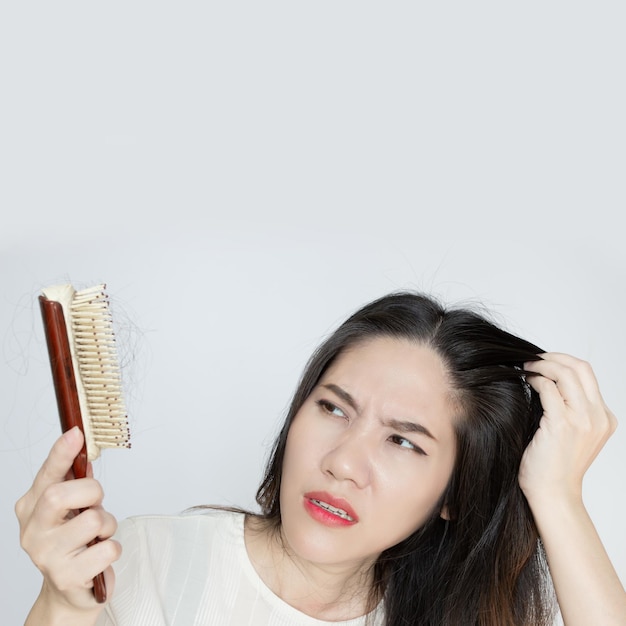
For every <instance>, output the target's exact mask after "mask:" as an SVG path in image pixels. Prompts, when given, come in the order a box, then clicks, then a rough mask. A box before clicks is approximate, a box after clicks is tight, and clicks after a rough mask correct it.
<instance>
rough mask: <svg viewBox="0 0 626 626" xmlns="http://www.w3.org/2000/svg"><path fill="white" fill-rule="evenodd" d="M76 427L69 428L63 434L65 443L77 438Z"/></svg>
mask: <svg viewBox="0 0 626 626" xmlns="http://www.w3.org/2000/svg"><path fill="white" fill-rule="evenodd" d="M78 430H79V429H78V426H72V428H70V429H69V430H67V431H65V432H64V433H63V439H65V440H66V441H68V442H69V441H75V440H76V437H77V436H78V435H77V433H78Z"/></svg>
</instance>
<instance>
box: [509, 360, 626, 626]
mask: <svg viewBox="0 0 626 626" xmlns="http://www.w3.org/2000/svg"><path fill="white" fill-rule="evenodd" d="M543 357H544V358H543V360H541V361H536V362H533V363H527V364H526V369H527V370H528V371H529V372H534V373H536V374H537V375H529V376H528V378H527V380H528V382H529V384H530V385H531V386H532V387H533V389H535V390H536V391H537V392H538V393H539V397H540V399H541V403H542V405H543V415H542V417H541V421H540V424H539V429H538V430H537V432H536V433H535V435H534V437H533V439H532V441H531V442H530V444H529V445H528V447H527V449H526V451H525V453H524V455H523V457H522V463H521V467H520V472H519V482H520V486H521V488H522V490H523V492H524V494H525V496H526V498H527V500H528V503H529V505H530V508H531V511H532V513H533V516H534V519H535V523H536V524H537V529H538V531H539V535H540V536H541V540H542V543H543V547H544V549H545V552H546V556H547V559H548V565H549V567H550V575H551V577H552V581H553V582H554V588H555V590H556V597H557V600H558V603H559V607H560V609H561V615H562V617H563V622H564V624H566V626H589V624H602V626H626V593H624V588H623V586H622V583H621V581H620V579H619V577H618V575H617V572H616V571H615V568H614V567H613V564H612V563H611V560H610V557H609V555H608V554H607V552H606V550H605V549H604V546H603V545H602V541H601V539H600V537H599V535H598V533H597V530H596V528H595V526H594V524H593V522H592V520H591V518H590V517H589V514H588V512H587V510H586V508H585V505H584V503H583V499H582V481H583V476H584V474H585V472H586V470H587V468H588V467H589V466H590V465H591V463H592V462H593V460H594V459H595V458H596V456H597V455H598V452H600V450H601V449H602V446H604V444H605V443H606V441H607V439H608V438H609V437H610V436H611V434H612V433H613V432H614V431H615V428H616V427H617V420H616V419H615V416H614V415H613V413H611V411H610V410H609V409H608V407H607V406H606V404H605V403H604V400H603V399H602V396H601V394H600V391H599V389H598V383H597V381H596V378H595V376H594V374H593V371H592V369H591V367H590V366H589V364H588V363H585V362H584V361H580V360H578V359H575V358H574V357H571V356H567V355H565V354H554V353H549V354H544V355H543Z"/></svg>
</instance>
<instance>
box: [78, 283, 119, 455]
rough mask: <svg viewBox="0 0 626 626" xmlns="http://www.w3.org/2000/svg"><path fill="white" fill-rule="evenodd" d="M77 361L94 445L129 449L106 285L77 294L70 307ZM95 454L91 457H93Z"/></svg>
mask: <svg viewBox="0 0 626 626" xmlns="http://www.w3.org/2000/svg"><path fill="white" fill-rule="evenodd" d="M70 312H71V316H70V317H71V324H72V335H73V339H74V350H75V358H76V361H77V364H78V369H79V373H80V378H81V381H82V386H83V391H84V396H85V398H84V399H85V401H86V405H87V410H88V413H89V415H88V416H83V422H86V421H89V425H88V426H87V424H85V426H87V428H86V429H85V430H86V436H87V431H89V434H90V438H91V442H92V443H93V444H95V446H97V447H98V448H129V447H130V432H129V429H128V417H127V414H126V407H125V405H124V398H123V395H122V381H121V375H120V369H119V364H118V358H117V351H116V345H115V335H114V332H113V321H112V317H111V312H110V309H109V299H108V296H107V294H106V292H105V285H98V286H96V287H90V288H88V289H83V290H81V291H76V292H75V293H74V296H73V298H72V301H71V305H70ZM91 456H93V455H90V457H91Z"/></svg>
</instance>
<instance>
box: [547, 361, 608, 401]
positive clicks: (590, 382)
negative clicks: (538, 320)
mask: <svg viewBox="0 0 626 626" xmlns="http://www.w3.org/2000/svg"><path fill="white" fill-rule="evenodd" d="M542 357H543V361H544V362H547V363H560V364H561V365H563V366H565V367H566V368H568V370H569V371H572V372H575V373H576V376H577V377H578V379H579V381H580V384H581V385H582V388H583V389H584V391H585V394H586V395H587V397H588V398H590V399H591V400H594V399H595V398H600V388H599V385H598V380H597V379H596V376H595V374H594V372H593V368H592V367H591V365H590V364H589V363H588V362H587V361H584V360H582V359H578V358H576V357H574V356H572V355H570V354H563V353H562V352H546V353H545V354H543V355H542Z"/></svg>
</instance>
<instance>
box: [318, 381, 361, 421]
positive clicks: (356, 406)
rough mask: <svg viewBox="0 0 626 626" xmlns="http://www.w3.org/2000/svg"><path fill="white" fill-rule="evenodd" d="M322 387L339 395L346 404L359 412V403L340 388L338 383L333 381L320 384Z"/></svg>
mask: <svg viewBox="0 0 626 626" xmlns="http://www.w3.org/2000/svg"><path fill="white" fill-rule="evenodd" d="M322 387H324V388H325V389H328V390H329V391H332V392H333V393H334V394H336V395H337V396H339V397H340V398H341V399H342V400H343V401H344V402H345V403H346V404H349V405H350V406H351V407H352V408H353V409H354V410H355V411H356V412H357V414H360V413H361V407H360V406H359V403H358V402H357V401H356V400H355V399H354V398H353V397H352V396H351V395H350V394H349V393H348V392H347V391H346V390H345V389H342V388H341V387H340V386H339V385H335V384H333V383H328V384H326V385H322Z"/></svg>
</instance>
